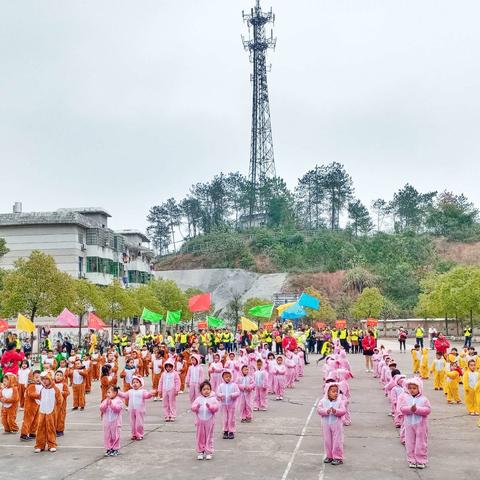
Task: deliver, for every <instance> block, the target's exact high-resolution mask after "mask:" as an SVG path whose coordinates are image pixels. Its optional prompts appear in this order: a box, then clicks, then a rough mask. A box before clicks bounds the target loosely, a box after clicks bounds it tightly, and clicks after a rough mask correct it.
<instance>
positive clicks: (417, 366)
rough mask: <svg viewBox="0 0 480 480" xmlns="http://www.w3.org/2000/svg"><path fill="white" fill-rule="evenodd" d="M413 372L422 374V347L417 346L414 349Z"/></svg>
mask: <svg viewBox="0 0 480 480" xmlns="http://www.w3.org/2000/svg"><path fill="white" fill-rule="evenodd" d="M411 353H412V372H413V374H416V373H420V345H415V346H414V347H413V348H412V352H411Z"/></svg>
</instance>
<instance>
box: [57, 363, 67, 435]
mask: <svg viewBox="0 0 480 480" xmlns="http://www.w3.org/2000/svg"><path fill="white" fill-rule="evenodd" d="M55 386H56V387H57V388H58V389H59V390H60V393H61V394H62V396H61V399H62V403H61V404H60V405H57V406H56V412H55V431H56V434H57V437H63V432H64V430H65V418H66V416H67V397H68V396H69V395H70V392H69V390H68V385H67V383H66V381H65V377H64V375H63V372H62V371H61V370H57V371H56V372H55Z"/></svg>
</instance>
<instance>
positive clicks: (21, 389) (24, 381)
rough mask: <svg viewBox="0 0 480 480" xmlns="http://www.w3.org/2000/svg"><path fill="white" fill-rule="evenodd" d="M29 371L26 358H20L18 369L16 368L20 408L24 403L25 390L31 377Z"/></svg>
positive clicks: (21, 408)
mask: <svg viewBox="0 0 480 480" xmlns="http://www.w3.org/2000/svg"><path fill="white" fill-rule="evenodd" d="M31 372H32V371H31V369H30V364H29V363H28V360H22V363H21V364H20V369H19V370H18V396H19V398H20V410H23V407H24V405H25V391H26V390H27V386H28V382H29V380H30V379H31Z"/></svg>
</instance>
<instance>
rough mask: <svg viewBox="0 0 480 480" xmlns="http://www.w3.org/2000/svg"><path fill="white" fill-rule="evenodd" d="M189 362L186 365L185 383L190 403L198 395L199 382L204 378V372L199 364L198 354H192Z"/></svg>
mask: <svg viewBox="0 0 480 480" xmlns="http://www.w3.org/2000/svg"><path fill="white" fill-rule="evenodd" d="M190 362H191V364H190V366H189V367H188V372H187V376H186V378H185V383H186V385H187V387H188V397H189V398H190V403H191V404H192V403H193V402H194V401H195V399H196V398H197V397H198V396H199V395H200V384H201V383H202V382H203V381H204V380H205V373H204V372H203V368H202V366H201V365H200V356H199V355H196V354H194V355H192V358H191V360H190Z"/></svg>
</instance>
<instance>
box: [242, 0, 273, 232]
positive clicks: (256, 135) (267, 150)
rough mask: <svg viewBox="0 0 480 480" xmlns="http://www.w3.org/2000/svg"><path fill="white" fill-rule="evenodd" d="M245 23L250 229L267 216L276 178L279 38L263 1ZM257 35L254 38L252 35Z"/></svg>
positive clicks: (256, 3) (244, 17) (246, 17)
mask: <svg viewBox="0 0 480 480" xmlns="http://www.w3.org/2000/svg"><path fill="white" fill-rule="evenodd" d="M242 15H243V21H244V22H245V23H246V24H247V26H248V39H245V38H244V37H243V36H242V41H243V46H244V48H245V50H247V51H248V52H249V53H250V62H251V63H252V64H253V73H252V75H251V82H252V87H253V88H252V91H253V95H252V132H251V143H250V169H249V181H250V187H251V192H250V202H249V208H250V226H251V224H252V220H253V218H254V216H255V215H257V214H263V215H264V214H265V198H264V195H265V192H264V188H263V187H264V185H265V183H266V180H267V179H268V178H273V177H275V160H274V156H273V137H272V124H271V120H270V104H269V99H268V82H267V50H268V49H269V48H271V49H275V46H276V43H277V39H276V38H275V37H274V36H273V29H272V30H271V33H270V35H269V36H267V34H266V31H265V30H266V28H265V27H266V25H267V24H269V23H271V24H272V25H273V24H274V23H275V15H274V13H273V11H272V9H270V11H269V12H263V11H262V7H261V5H260V0H256V2H255V7H253V8H252V9H251V11H250V13H247V14H246V13H245V12H242ZM252 33H253V36H252V35H251V34H252Z"/></svg>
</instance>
